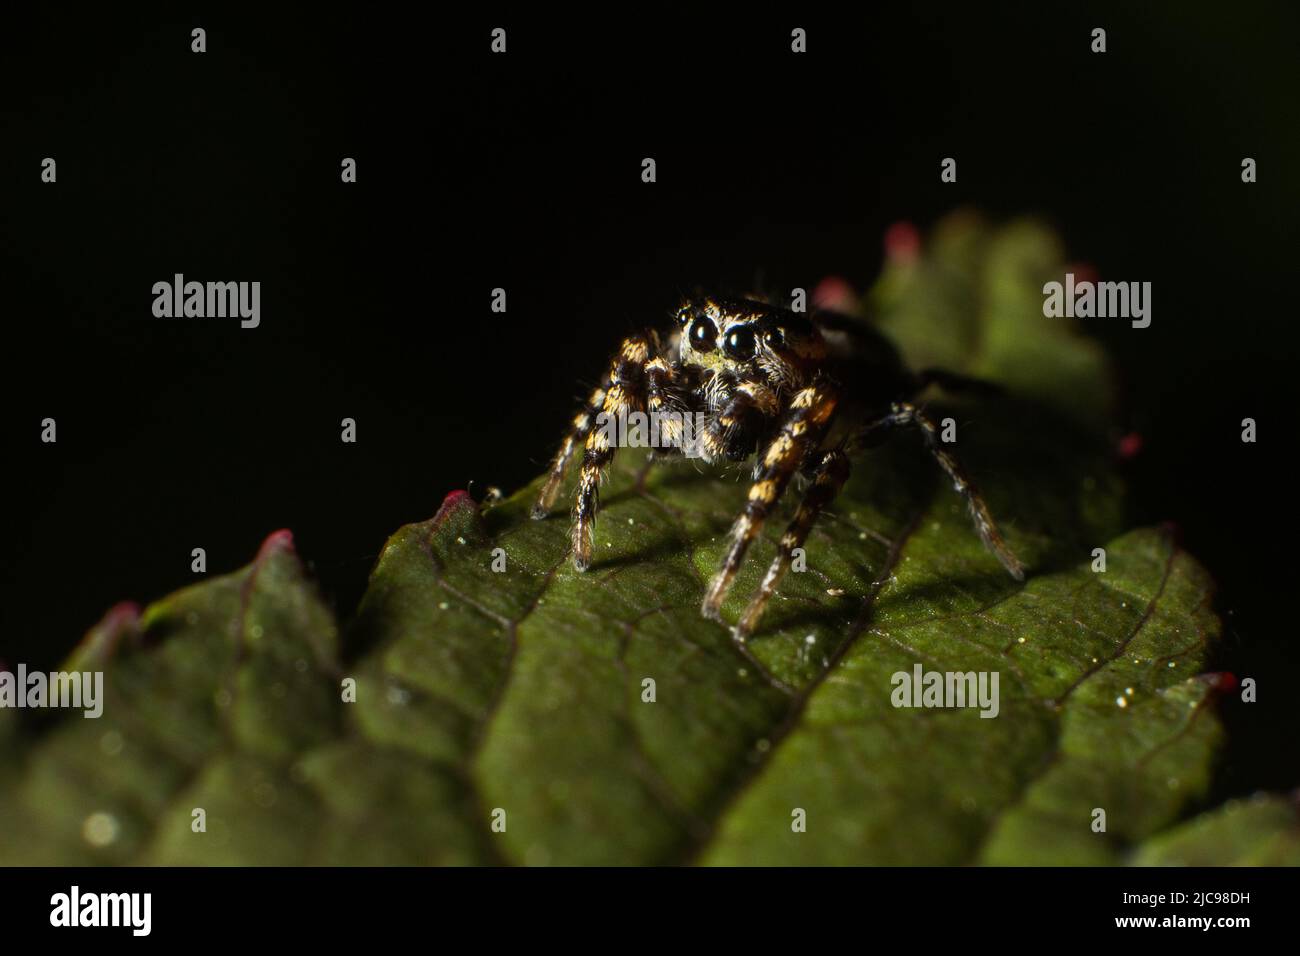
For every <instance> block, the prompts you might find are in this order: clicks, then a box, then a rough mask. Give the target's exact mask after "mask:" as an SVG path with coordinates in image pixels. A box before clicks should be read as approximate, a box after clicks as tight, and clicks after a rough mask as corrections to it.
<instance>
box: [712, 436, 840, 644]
mask: <svg viewBox="0 0 1300 956" xmlns="http://www.w3.org/2000/svg"><path fill="white" fill-rule="evenodd" d="M848 478H849V456H848V455H846V454H845V453H844V451H843V450H842V449H840V448H834V449H832V450H830V451H828V452H826V454H824V455H823V456H822V459H821V461H820V462H818V463H817V469H816V471H814V472H813V479H812V484H811V485H810V486H809V488H808V491H807V492H806V493H805V494H804V499H803V501H802V502H800V504H799V510H798V511H797V512H795V516H794V518H793V519H792V520H791V521H790V526H789V527H788V528H786V529H785V534H783V535H782V536H781V542H780V544H779V545H778V546H777V551H776V557H775V558H774V559H773V560H772V566H771V567H770V568H768V569H767V574H765V575H764V576H763V583H762V584H761V585H759V588H758V593H757V594H755V595H754V598H753V600H751V601H750V602H749V607H747V608H746V609H745V613H744V614H743V615H741V618H740V621H739V622H737V624H736V629H735V632H734V633H735V637H736V639H737V640H739V641H743V640H744V639H745V638H746V637H748V636H749V635H750V634H752V633H754V629H755V628H756V627H757V626H758V622H759V620H760V619H762V617H763V611H764V610H765V609H766V608H767V602H768V601H770V600H771V598H772V595H773V593H774V592H775V591H776V588H777V585H779V584H780V583H781V579H782V578H783V577H785V573H786V571H788V570H789V569H790V560H791V558H792V556H793V554H794V550H795V548H801V547H803V544H804V542H805V541H807V540H808V533H809V532H810V531H812V527H813V525H814V524H815V523H816V521H817V518H818V517H819V516H820V515H821V513H822V509H823V508H825V507H826V506H827V505H828V504H829V503H830V502H831V501H833V500H834V499H835V496H836V495H838V494H839V493H840V489H841V488H843V487H844V482H846V481H848Z"/></svg>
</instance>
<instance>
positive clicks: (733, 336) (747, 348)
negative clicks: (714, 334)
mask: <svg viewBox="0 0 1300 956" xmlns="http://www.w3.org/2000/svg"><path fill="white" fill-rule="evenodd" d="M722 348H723V351H725V352H726V353H727V356H728V357H729V358H733V359H737V360H738V361H741V362H746V361H748V360H749V359H752V358H753V357H754V330H753V329H752V328H750V327H749V326H748V325H738V326H736V327H735V328H734V329H732V330H731V331H730V332H728V333H727V338H726V340H725V341H723V343H722Z"/></svg>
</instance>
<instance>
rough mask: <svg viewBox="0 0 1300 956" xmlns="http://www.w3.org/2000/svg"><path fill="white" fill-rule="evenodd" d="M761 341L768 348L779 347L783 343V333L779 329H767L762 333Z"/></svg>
mask: <svg viewBox="0 0 1300 956" xmlns="http://www.w3.org/2000/svg"><path fill="white" fill-rule="evenodd" d="M763 342H764V344H766V345H767V347H768V348H770V349H779V348H780V347H781V346H783V345H785V333H784V332H782V331H781V330H780V329H768V330H767V331H766V332H764V333H763Z"/></svg>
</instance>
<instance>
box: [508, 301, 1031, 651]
mask: <svg viewBox="0 0 1300 956" xmlns="http://www.w3.org/2000/svg"><path fill="white" fill-rule="evenodd" d="M675 318H676V328H675V329H673V330H672V331H671V332H670V333H669V334H667V335H660V334H659V333H657V332H654V331H649V332H645V333H642V334H640V335H634V336H632V337H630V338H628V339H626V340H624V342H623V344H622V346H621V347H620V348H619V350H618V353H617V354H616V355H615V356H614V359H613V361H612V362H611V363H610V366H609V369H608V371H607V372H606V373H605V377H604V379H603V380H602V381H601V383H600V385H598V386H597V387H596V390H595V391H594V392H592V394H591V397H590V398H589V399H588V400H587V404H586V406H585V407H584V408H583V409H582V411H581V412H579V413H578V415H577V417H576V418H574V420H573V427H572V429H571V430H570V432H569V434H568V436H567V437H566V438H565V440H564V442H563V444H562V445H561V446H560V451H559V453H558V454H557V455H556V456H555V461H554V463H553V464H552V466H551V470H550V473H549V474H548V475H547V479H546V483H545V484H544V485H543V487H542V491H541V494H540V495H539V496H538V500H537V504H536V505H535V506H534V508H533V517H534V518H544V517H545V516H546V514H547V513H548V512H549V510H550V508H551V505H552V504H553V503H554V501H555V497H556V494H557V493H558V491H559V488H560V484H561V482H562V481H563V479H564V473H565V470H566V468H567V466H568V464H569V462H570V461H571V460H572V458H573V456H574V454H575V452H576V451H577V449H578V448H579V447H582V448H583V453H582V468H581V473H580V475H579V479H578V490H577V500H576V502H575V504H574V508H573V563H574V566H575V567H577V568H578V570H580V571H585V570H586V569H587V567H588V565H589V564H590V563H591V535H592V526H593V523H594V521H595V518H596V504H597V490H598V488H599V486H600V478H601V474H602V473H603V471H604V469H605V468H606V467H607V466H608V465H609V463H610V461H612V460H613V458H614V445H613V443H611V441H610V430H609V429H606V428H603V427H598V426H600V425H601V424H602V423H603V422H604V421H608V420H609V419H613V418H618V417H625V416H626V415H627V414H629V413H631V412H646V413H652V414H653V413H658V416H657V419H658V421H659V422H660V425H659V436H660V442H661V443H662V444H663V445H665V446H666V447H667V448H668V449H670V450H677V451H680V450H683V445H684V443H685V441H686V440H687V439H688V438H689V439H690V441H691V449H692V451H693V452H694V453H696V454H698V456H699V457H702V458H703V459H704V460H705V461H709V462H713V461H721V460H730V461H744V460H745V459H747V458H749V457H750V456H752V455H755V454H757V458H756V460H755V463H754V475H753V484H752V485H751V486H750V489H749V496H748V499H747V501H746V503H745V507H744V509H743V510H742V511H741V513H740V515H739V517H737V519H736V522H735V524H734V525H733V527H732V530H731V544H730V547H729V548H728V549H727V554H726V556H725V557H724V559H723V562H722V566H721V567H720V568H719V569H718V571H717V573H716V574H715V575H714V577H713V580H712V581H711V582H710V584H709V588H708V591H707V592H706V594H705V596H704V605H703V607H702V611H703V613H704V615H705V616H706V617H710V618H713V619H715V620H717V619H718V618H719V609H720V607H721V605H722V600H723V598H724V597H725V596H726V594H727V590H728V588H729V587H730V586H731V582H732V581H733V580H734V579H735V576H736V572H737V571H738V570H739V568H740V566H741V564H742V562H743V561H744V559H745V554H746V552H747V551H748V549H749V546H750V544H751V543H752V542H753V541H754V539H755V538H756V537H757V536H758V534H759V532H760V531H761V530H762V528H763V523H764V522H765V521H766V520H767V517H768V515H769V514H770V513H771V511H772V509H773V508H774V507H775V505H776V503H777V501H778V500H779V499H780V497H781V494H782V493H783V492H784V491H785V488H786V486H787V485H788V484H789V483H790V479H791V478H792V477H793V476H794V475H795V474H797V473H802V474H804V475H805V476H806V477H807V478H808V480H809V484H808V486H807V491H806V492H805V493H804V497H803V501H802V502H801V503H800V505H799V508H798V510H797V511H796V512H795V515H794V518H793V519H792V520H791V521H790V525H789V527H788V528H787V529H786V532H785V534H784V535H782V536H781V540H780V543H779V545H778V548H777V555H776V558H775V559H774V560H773V562H772V565H771V567H770V568H769V569H768V571H767V574H766V575H765V576H764V578H763V582H762V584H761V585H760V586H759V590H758V593H757V594H756V595H755V596H754V598H753V600H752V601H751V602H750V604H749V606H748V608H747V609H746V610H745V612H744V613H743V614H742V615H741V617H740V620H739V622H738V623H737V625H736V627H735V630H734V634H735V636H736V638H737V640H741V641H743V640H744V639H745V637H746V636H747V635H749V634H750V633H752V632H753V630H754V628H755V627H756V626H757V624H758V621H759V619H760V618H761V617H762V614H763V609H764V608H765V607H766V606H767V602H768V600H769V599H770V598H771V596H772V594H773V592H775V590H776V587H777V585H778V584H779V583H780V581H781V578H782V577H783V576H784V575H785V572H786V571H787V570H788V568H789V566H790V562H791V558H792V555H793V552H794V550H795V549H796V548H799V547H802V545H803V543H804V541H805V540H806V539H807V537H808V533H809V531H811V530H812V526H813V523H814V522H815V521H816V520H817V517H818V515H819V514H820V513H821V511H822V509H823V508H825V507H826V505H827V504H828V503H829V502H830V501H831V500H832V499H833V498H834V497H835V495H836V494H837V493H838V492H839V490H840V488H841V487H842V486H843V484H844V482H845V481H846V480H847V479H848V476H849V455H850V454H851V453H852V452H853V451H854V450H856V449H857V448H859V447H862V446H863V445H865V444H866V443H867V442H868V441H869V440H871V439H873V438H875V437H876V436H877V435H878V434H879V433H881V432H883V431H885V430H887V429H889V428H893V427H898V426H903V425H910V426H914V427H915V428H916V429H917V431H918V432H919V433H920V435H921V438H922V440H923V441H924V442H925V444H926V447H927V448H928V449H929V450H930V452H931V453H932V454H933V455H934V457H935V459H936V460H937V461H938V463H939V465H940V466H941V467H942V468H943V470H944V471H945V472H946V473H947V474H948V477H949V478H951V479H952V482H953V486H954V487H955V488H956V490H957V492H958V493H959V494H961V495H962V496H963V497H964V498H965V499H966V502H967V504H968V506H969V508H970V513H971V518H972V520H973V521H974V523H975V529H976V531H977V532H978V533H979V535H980V537H981V539H982V540H983V541H984V544H985V545H986V546H987V547H988V549H989V550H990V551H992V552H993V554H994V555H996V556H997V558H998V560H999V561H1001V562H1002V565H1003V567H1005V568H1006V569H1007V571H1008V572H1009V573H1010V574H1011V575H1012V576H1013V577H1015V578H1016V579H1017V580H1020V579H1023V577H1024V571H1023V569H1022V568H1021V565H1020V562H1019V561H1018V560H1017V559H1016V557H1015V555H1014V554H1012V553H1011V550H1010V549H1009V548H1008V547H1007V546H1006V544H1005V543H1004V542H1003V540H1002V536H1001V535H1000V534H999V533H998V530H997V526H996V525H995V524H994V522H993V516H992V515H991V514H990V513H989V510H988V507H987V506H986V505H985V504H984V500H983V498H982V497H981V496H980V494H979V492H978V490H977V489H976V488H975V485H974V484H973V483H972V482H971V480H970V478H969V477H967V475H966V472H965V471H964V469H963V468H962V467H961V465H960V464H959V463H958V461H957V460H956V458H954V457H953V456H952V454H951V453H950V452H949V451H947V450H946V449H945V448H944V447H943V445H942V444H941V443H940V442H939V440H938V431H937V428H936V426H935V425H934V423H933V422H931V421H930V419H929V418H927V417H926V415H925V414H924V413H923V412H922V411H921V409H919V408H918V407H917V406H915V405H913V404H912V403H911V402H910V401H909V399H910V398H911V397H912V396H913V395H915V394H916V393H918V392H919V391H920V390H921V389H922V388H924V387H925V386H926V385H927V384H929V383H930V382H937V383H938V384H940V385H942V386H944V387H946V388H959V387H980V383H978V382H975V381H973V380H970V379H965V378H963V377H961V376H959V375H955V374H953V373H949V372H942V371H938V370H931V371H925V372H921V373H919V374H915V373H912V372H910V371H908V370H907V369H906V368H904V366H903V365H902V363H901V361H900V360H899V357H898V355H897V353H896V352H895V351H894V350H893V348H892V347H891V346H890V345H889V344H888V343H887V342H886V341H885V340H884V339H883V338H880V337H878V336H876V335H874V334H873V333H871V332H870V331H868V330H866V329H864V328H863V327H861V326H860V325H857V324H856V323H852V322H845V321H840V320H839V318H838V317H835V316H832V315H829V314H816V315H813V316H808V315H804V314H802V313H796V312H791V311H788V310H785V309H781V308H777V307H775V306H772V305H769V304H767V303H765V302H759V301H754V300H750V299H734V300H724V299H701V300H692V301H689V302H687V303H685V304H684V305H682V307H681V308H680V309H678V310H677V312H676V315H675ZM846 401H847V402H851V403H852V404H853V405H855V406H857V407H858V408H859V409H861V410H865V412H866V418H865V419H864V420H863V421H862V422H861V423H860V424H859V425H857V426H856V427H855V428H851V429H849V430H847V431H845V430H844V429H842V428H840V429H838V435H833V434H832V427H833V425H835V424H836V421H835V420H836V411H837V409H838V408H839V406H840V405H841V404H842V403H844V402H846ZM684 416H699V418H700V419H701V420H702V421H703V427H702V429H701V432H700V434H698V435H689V434H686V433H685V432H686V431H687V430H684V429H683V428H682V427H681V423H682V422H683V421H684V420H685V419H684Z"/></svg>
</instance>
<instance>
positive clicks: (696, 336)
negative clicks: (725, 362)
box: [691, 318, 718, 352]
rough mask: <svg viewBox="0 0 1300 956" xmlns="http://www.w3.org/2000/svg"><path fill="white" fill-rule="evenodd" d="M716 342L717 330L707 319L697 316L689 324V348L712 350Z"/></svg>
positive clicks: (704, 350) (699, 350)
mask: <svg viewBox="0 0 1300 956" xmlns="http://www.w3.org/2000/svg"><path fill="white" fill-rule="evenodd" d="M717 344H718V330H717V329H716V328H715V327H714V325H713V323H712V322H710V321H709V320H708V319H705V318H699V319H696V320H695V323H694V324H693V325H692V326H691V348H693V349H695V351H697V352H712V351H713V349H714V347H715V346H716V345H717Z"/></svg>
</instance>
